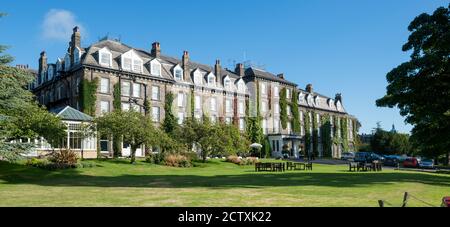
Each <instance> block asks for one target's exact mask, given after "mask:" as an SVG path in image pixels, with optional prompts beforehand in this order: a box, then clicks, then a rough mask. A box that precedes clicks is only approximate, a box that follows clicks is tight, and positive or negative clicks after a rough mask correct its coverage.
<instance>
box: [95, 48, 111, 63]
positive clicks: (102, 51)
mask: <svg viewBox="0 0 450 227" xmlns="http://www.w3.org/2000/svg"><path fill="white" fill-rule="evenodd" d="M104 55H108V56H107V60H108V62H107V63H105V62H103V60H105V58H104V57H106V56H104ZM98 60H99V63H100V65H101V66H106V67H111V66H112V53H111V51H109V50H108V49H107V48H106V47H104V48H102V49H100V50H99V51H98Z"/></svg>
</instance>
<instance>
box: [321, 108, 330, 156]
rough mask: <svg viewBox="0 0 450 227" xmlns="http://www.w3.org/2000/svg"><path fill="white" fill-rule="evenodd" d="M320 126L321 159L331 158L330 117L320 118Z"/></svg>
mask: <svg viewBox="0 0 450 227" xmlns="http://www.w3.org/2000/svg"><path fill="white" fill-rule="evenodd" d="M321 122H322V125H321V127H320V134H321V135H320V137H321V138H322V149H323V153H322V155H323V157H331V155H332V146H333V143H332V141H331V140H332V138H331V133H332V132H331V119H330V115H328V114H326V115H323V116H322V118H321Z"/></svg>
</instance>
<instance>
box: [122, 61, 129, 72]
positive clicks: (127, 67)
mask: <svg viewBox="0 0 450 227" xmlns="http://www.w3.org/2000/svg"><path fill="white" fill-rule="evenodd" d="M122 68H123V69H124V70H128V71H131V58H123V62H122Z"/></svg>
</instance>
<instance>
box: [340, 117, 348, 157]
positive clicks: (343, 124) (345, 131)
mask: <svg viewBox="0 0 450 227" xmlns="http://www.w3.org/2000/svg"><path fill="white" fill-rule="evenodd" d="M341 138H342V147H343V149H344V151H348V127H347V118H345V117H343V118H341Z"/></svg>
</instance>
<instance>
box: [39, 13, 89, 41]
mask: <svg viewBox="0 0 450 227" xmlns="http://www.w3.org/2000/svg"><path fill="white" fill-rule="evenodd" d="M76 19H77V18H76V16H75V14H73V13H72V12H70V11H67V10H63V9H51V10H50V11H48V12H47V14H46V15H45V18H44V22H43V23H42V37H43V38H44V39H49V40H61V41H67V40H69V39H70V36H71V35H72V29H73V28H74V27H75V26H78V27H80V32H81V33H82V34H83V36H85V35H86V34H85V33H86V30H85V29H84V27H83V25H82V24H81V23H80V22H79V21H77V20H76Z"/></svg>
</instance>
